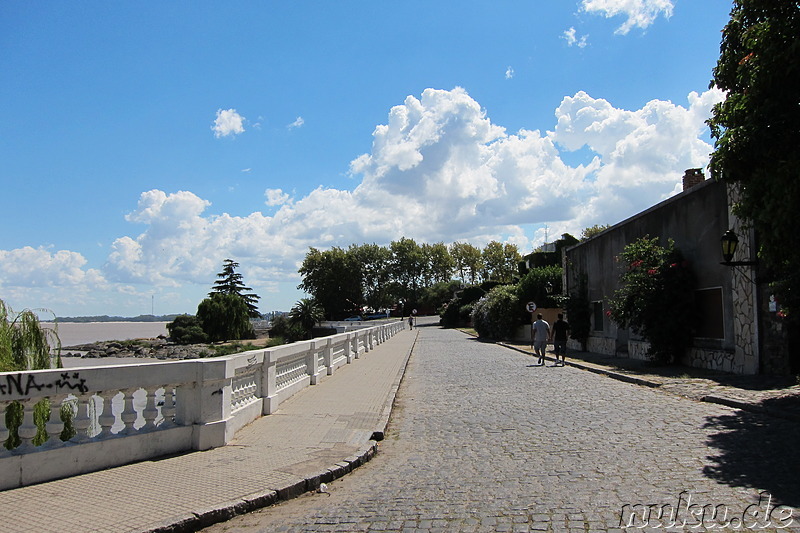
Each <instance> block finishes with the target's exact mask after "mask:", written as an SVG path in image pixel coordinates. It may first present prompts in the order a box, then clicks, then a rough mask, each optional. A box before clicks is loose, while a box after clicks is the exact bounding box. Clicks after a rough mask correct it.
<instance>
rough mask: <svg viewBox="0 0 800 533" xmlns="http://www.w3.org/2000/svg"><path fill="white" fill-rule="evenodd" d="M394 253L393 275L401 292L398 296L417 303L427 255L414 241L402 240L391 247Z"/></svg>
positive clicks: (403, 238) (393, 242)
mask: <svg viewBox="0 0 800 533" xmlns="http://www.w3.org/2000/svg"><path fill="white" fill-rule="evenodd" d="M389 249H390V250H391V252H392V263H391V273H392V278H393V279H394V281H395V283H396V285H397V287H398V289H396V290H398V291H399V292H401V294H399V295H398V296H399V297H401V298H405V299H406V300H407V301H409V302H416V301H417V298H418V297H419V288H420V285H421V282H422V272H423V271H424V269H425V254H424V253H423V251H422V247H421V246H420V245H419V244H417V242H416V241H415V240H414V239H407V238H405V237H402V238H400V240H399V241H392V243H391V244H390V245H389Z"/></svg>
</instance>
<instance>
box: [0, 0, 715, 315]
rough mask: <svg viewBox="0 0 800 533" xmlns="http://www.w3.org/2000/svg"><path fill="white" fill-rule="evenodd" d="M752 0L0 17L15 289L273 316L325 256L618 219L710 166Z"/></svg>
mask: <svg viewBox="0 0 800 533" xmlns="http://www.w3.org/2000/svg"><path fill="white" fill-rule="evenodd" d="M730 8H731V3H730V2H725V1H720V0H560V1H557V2H534V1H531V0H528V1H502V2H474V1H464V0H462V1H458V2H455V1H441V2H418V1H405V2H360V1H352V2H347V1H345V2H304V1H298V2H273V1H261V2H247V1H240V2H183V1H174V2H116V3H109V2H91V1H88V2H81V3H78V4H75V3H65V2H56V1H52V2H48V1H40V2H25V1H21V0H7V1H5V2H2V3H0V51H2V53H0V79H2V80H3V81H2V83H0V101H2V103H3V111H2V114H0V183H1V184H2V190H3V194H2V195H0V207H1V208H2V212H3V215H4V217H3V218H4V221H5V223H4V224H2V225H1V226H0V299H3V300H5V301H6V302H7V303H8V304H9V305H11V306H12V307H13V308H14V309H15V310H21V309H23V308H40V307H44V308H48V309H50V310H52V311H53V312H55V314H56V315H58V316H75V315H94V314H112V315H126V316H128V315H138V314H145V313H149V312H150V311H151V309H152V310H154V311H155V312H156V314H164V313H177V312H189V313H193V312H194V311H195V310H196V308H197V304H198V303H199V302H200V300H201V299H202V298H203V297H204V295H205V294H206V293H207V292H208V290H209V287H210V286H211V284H212V283H213V281H214V279H215V274H216V272H218V271H219V270H220V266H221V264H222V261H223V260H224V259H226V258H233V259H235V260H237V261H238V262H239V263H240V264H241V269H240V270H241V272H242V274H243V275H244V277H245V281H246V282H247V283H248V285H250V286H251V287H253V289H254V291H255V292H257V293H258V294H259V295H260V296H261V297H262V300H261V306H260V308H261V310H262V311H269V310H286V309H288V308H289V307H291V305H292V304H293V303H294V302H295V301H296V300H297V299H299V298H300V297H302V296H303V295H302V293H300V292H299V291H298V290H297V289H296V286H297V284H298V283H299V281H300V279H299V277H298V275H297V267H298V265H299V263H300V262H302V259H303V257H304V255H305V253H306V251H307V250H308V248H309V246H314V247H317V248H322V249H325V248H329V247H331V246H342V247H346V246H348V245H350V244H353V243H356V244H361V243H372V242H375V243H378V244H382V245H386V244H388V243H389V242H391V241H392V240H396V239H399V238H400V237H402V236H406V237H411V238H415V239H417V240H418V241H420V242H439V241H442V242H445V243H447V244H449V243H452V242H454V241H468V242H471V243H473V244H475V245H477V246H483V245H484V244H485V243H486V242H488V241H490V240H493V239H494V240H500V241H502V242H512V243H515V244H517V245H518V246H519V248H520V250H521V251H522V252H523V253H526V252H528V251H530V250H531V249H532V248H534V247H536V246H538V245H540V244H542V242H544V238H545V233H544V232H545V225H546V226H547V228H548V229H547V231H548V234H549V235H550V236H557V235H560V234H561V233H563V232H570V233H572V234H574V235H580V231H581V229H582V228H585V227H587V226H591V225H593V224H613V223H616V222H618V221H620V220H623V219H625V218H627V217H628V216H630V215H632V214H634V213H636V212H638V211H641V210H643V209H645V208H647V207H649V206H650V205H652V204H654V203H656V202H658V201H660V200H662V199H664V198H667V197H669V196H670V195H672V194H675V193H676V192H678V191H679V184H680V179H681V176H682V174H683V171H684V170H685V169H686V168H693V167H705V166H706V165H707V163H708V154H709V153H710V150H711V141H710V139H709V136H708V131H707V127H706V126H705V125H704V121H705V120H706V119H707V118H708V116H709V112H710V109H711V106H712V105H713V104H714V103H716V102H718V101H720V100H721V99H722V98H723V95H722V94H721V93H719V92H718V91H716V90H709V81H710V79H711V69H712V68H713V66H714V65H715V63H716V60H717V58H718V56H719V42H720V37H721V35H720V30H721V29H722V27H723V26H724V25H725V23H726V22H727V20H728V15H729V11H730Z"/></svg>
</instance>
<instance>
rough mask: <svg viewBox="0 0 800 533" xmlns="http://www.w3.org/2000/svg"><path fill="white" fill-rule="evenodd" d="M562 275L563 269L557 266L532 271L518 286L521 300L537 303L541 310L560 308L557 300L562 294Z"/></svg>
mask: <svg viewBox="0 0 800 533" xmlns="http://www.w3.org/2000/svg"><path fill="white" fill-rule="evenodd" d="M561 273H562V268H561V267H560V266H555V265H551V266H543V267H535V268H532V269H530V270H529V271H528V273H527V274H525V276H523V278H522V279H521V280H519V284H518V285H517V296H518V297H519V300H520V301H521V302H523V303H524V302H535V303H536V305H537V306H538V307H541V308H548V307H549V308H554V307H560V306H559V302H558V301H557V300H556V298H557V297H558V295H560V294H561ZM548 284H549V286H550V287H549V288H548ZM548 290H549V291H550V293H548Z"/></svg>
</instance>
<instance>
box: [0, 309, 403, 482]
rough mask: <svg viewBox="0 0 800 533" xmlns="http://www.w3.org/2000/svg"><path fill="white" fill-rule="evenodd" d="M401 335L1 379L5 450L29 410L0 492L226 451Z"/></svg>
mask: <svg viewBox="0 0 800 533" xmlns="http://www.w3.org/2000/svg"><path fill="white" fill-rule="evenodd" d="M403 328H404V323H403V322H400V321H398V322H391V323H385V324H382V325H379V326H375V327H371V328H366V329H361V330H358V331H353V332H349V333H341V334H337V335H333V336H330V337H323V338H319V339H313V340H309V341H301V342H295V343H292V344H287V345H284V346H278V347H275V348H266V349H261V350H253V351H249V352H244V353H239V354H234V355H229V356H225V357H215V358H209V359H195V360H188V361H172V362H158V363H143V364H137V365H117V366H102V367H85V368H74V369H70V370H66V369H58V370H32V371H25V372H0V443H3V442H5V441H6V440H7V439H8V437H9V434H10V430H9V428H8V427H7V426H6V416H5V413H6V412H7V410H8V409H9V408H11V405H12V404H17V405H21V408H22V413H23V415H22V423H21V424H20V426H19V428H18V429H17V433H18V435H19V440H20V444H19V445H18V446H16V447H14V448H13V449H11V450H8V449H6V448H5V447H2V446H0V490H5V489H10V488H16V487H22V486H26V485H31V484H34V483H40V482H43V481H50V480H53V479H59V478H63V477H68V476H73V475H77V474H83V473H87V472H93V471H97V470H102V469H104V468H108V467H112V466H120V465H123V464H128V463H132V462H136V461H141V460H145V459H151V458H155V457H160V456H163V455H168V454H172V453H177V452H183V451H189V450H207V449H209V448H214V447H217V446H224V445H225V444H227V443H228V442H230V441H231V439H232V438H233V436H234V434H235V433H236V431H238V430H239V429H240V428H242V427H243V426H245V425H247V424H249V423H250V422H252V421H253V420H255V419H257V418H258V417H260V416H262V415H267V414H270V413H273V412H275V410H276V409H277V408H278V406H279V405H280V403H281V402H282V401H284V400H286V399H287V398H289V397H290V396H292V395H293V394H295V393H296V392H297V391H299V390H301V389H303V388H304V387H307V386H309V385H315V384H317V383H319V382H320V381H321V380H322V379H323V378H324V377H325V376H328V375H331V374H333V373H334V372H335V371H336V369H337V368H339V367H340V366H342V365H345V364H347V363H351V362H352V361H353V360H354V359H357V358H359V357H360V356H362V355H364V354H366V353H368V352H369V351H371V350H372V349H373V348H374V347H375V346H377V345H378V344H381V343H382V342H384V341H385V340H387V339H389V338H390V337H392V336H393V335H395V334H396V333H397V332H399V331H401V330H402V329H403ZM43 399H47V400H49V410H50V418H49V421H48V422H47V423H46V424H45V430H46V433H47V440H46V441H45V442H44V444H41V445H39V446H36V445H34V441H35V440H37V438H36V436H37V432H38V431H39V430H38V427H37V424H36V420H35V415H34V412H35V406H36V404H37V403H39V402H41V401H42V400H43ZM62 406H66V407H65V409H69V410H71V412H72V424H73V426H74V428H75V431H76V434H75V436H74V437H72V438H71V439H69V440H68V441H62V440H61V434H62V431H63V429H64V422H63V421H62V420H61V416H60V414H61V410H62ZM40 409H41V408H40Z"/></svg>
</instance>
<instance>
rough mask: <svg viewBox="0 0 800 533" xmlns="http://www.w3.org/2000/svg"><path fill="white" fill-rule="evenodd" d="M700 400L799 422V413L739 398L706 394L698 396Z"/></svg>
mask: <svg viewBox="0 0 800 533" xmlns="http://www.w3.org/2000/svg"><path fill="white" fill-rule="evenodd" d="M700 401H702V402H708V403H716V404H719V405H725V406H727V407H732V408H734V409H740V410H742V411H748V412H750V413H756V414H760V415H768V416H773V417H775V418H783V419H784V420H791V421H792V422H800V415H796V414H794V413H787V412H786V411H781V410H779V409H770V408H768V407H762V406H760V405H753V404H752V403H748V402H743V401H741V400H734V399H732V398H725V397H722V396H716V395H714V394H707V395H706V396H703V397H702V398H700Z"/></svg>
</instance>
